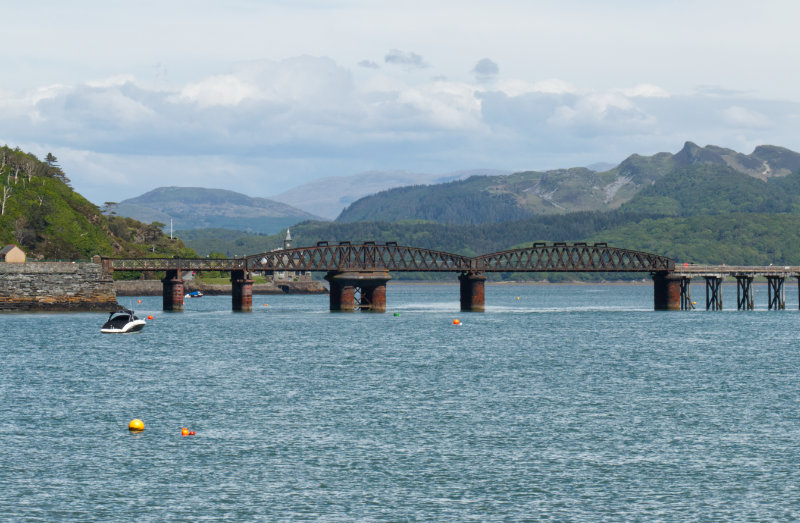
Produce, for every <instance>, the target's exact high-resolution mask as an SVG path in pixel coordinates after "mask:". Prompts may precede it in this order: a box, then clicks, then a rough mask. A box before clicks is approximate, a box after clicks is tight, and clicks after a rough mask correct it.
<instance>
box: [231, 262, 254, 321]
mask: <svg viewBox="0 0 800 523" xmlns="http://www.w3.org/2000/svg"><path fill="white" fill-rule="evenodd" d="M231 310H233V311H237V312H251V311H252V310H253V280H252V279H251V278H250V273H248V272H247V271H244V270H236V271H231Z"/></svg>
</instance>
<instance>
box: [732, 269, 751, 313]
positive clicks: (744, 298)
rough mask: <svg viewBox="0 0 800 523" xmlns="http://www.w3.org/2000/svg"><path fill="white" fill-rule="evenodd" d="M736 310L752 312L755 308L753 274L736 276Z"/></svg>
mask: <svg viewBox="0 0 800 523" xmlns="http://www.w3.org/2000/svg"><path fill="white" fill-rule="evenodd" d="M736 309H737V310H740V311H751V310H753V309H754V307H753V276H752V275H751V274H737V275H736Z"/></svg>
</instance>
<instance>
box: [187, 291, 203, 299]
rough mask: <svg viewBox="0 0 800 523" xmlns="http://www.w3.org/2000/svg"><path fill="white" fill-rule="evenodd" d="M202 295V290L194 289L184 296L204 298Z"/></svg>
mask: <svg viewBox="0 0 800 523" xmlns="http://www.w3.org/2000/svg"><path fill="white" fill-rule="evenodd" d="M202 297H203V293H202V292H200V291H192V292H190V293H189V294H186V295H185V296H184V298H202Z"/></svg>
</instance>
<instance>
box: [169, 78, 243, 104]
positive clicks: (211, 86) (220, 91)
mask: <svg viewBox="0 0 800 523" xmlns="http://www.w3.org/2000/svg"><path fill="white" fill-rule="evenodd" d="M258 97H259V90H258V88H257V87H256V86H254V85H252V84H250V83H248V82H245V81H243V80H241V79H240V78H237V77H235V76H233V75H220V76H213V77H211V78H206V79H204V80H202V81H200V82H197V83H195V84H190V85H187V86H186V87H184V88H183V89H182V90H181V92H180V95H179V98H180V99H181V100H183V101H187V102H192V103H196V104H198V105H200V106H201V107H213V106H215V105H238V104H239V103H241V102H242V101H244V100H246V99H255V98H258Z"/></svg>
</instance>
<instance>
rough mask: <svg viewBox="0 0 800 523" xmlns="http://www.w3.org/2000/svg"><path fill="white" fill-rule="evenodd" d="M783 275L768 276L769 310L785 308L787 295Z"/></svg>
mask: <svg viewBox="0 0 800 523" xmlns="http://www.w3.org/2000/svg"><path fill="white" fill-rule="evenodd" d="M784 280H785V278H784V277H783V276H767V303H768V308H769V310H776V311H777V310H784V309H785V308H786V295H785V294H784V291H783V282H784Z"/></svg>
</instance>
